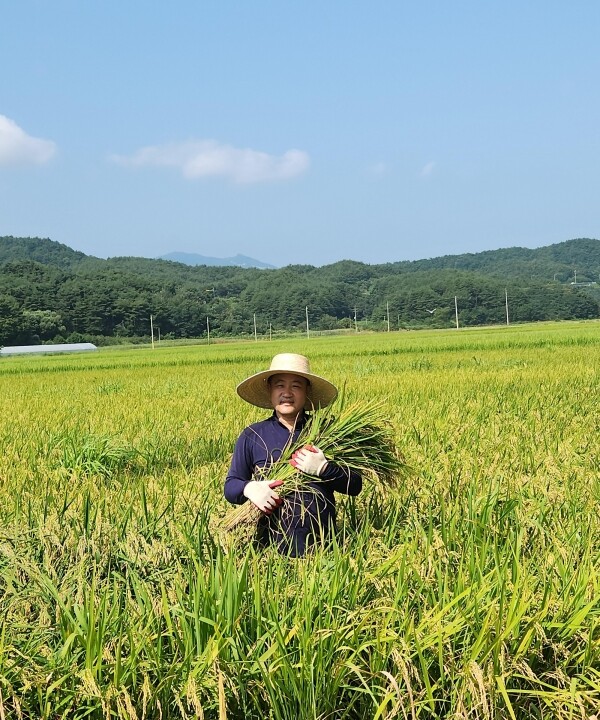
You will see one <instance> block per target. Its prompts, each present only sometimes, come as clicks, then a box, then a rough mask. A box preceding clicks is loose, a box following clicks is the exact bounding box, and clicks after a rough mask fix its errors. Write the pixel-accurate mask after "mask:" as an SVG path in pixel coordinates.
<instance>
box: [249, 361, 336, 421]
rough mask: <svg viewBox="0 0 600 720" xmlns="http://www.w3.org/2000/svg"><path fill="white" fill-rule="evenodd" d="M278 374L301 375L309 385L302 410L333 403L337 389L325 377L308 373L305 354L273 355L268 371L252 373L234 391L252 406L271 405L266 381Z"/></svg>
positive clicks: (263, 406)
mask: <svg viewBox="0 0 600 720" xmlns="http://www.w3.org/2000/svg"><path fill="white" fill-rule="evenodd" d="M280 373H289V374H290V375H300V377H304V378H306V379H307V380H308V383H309V385H308V388H307V391H306V403H305V404H304V409H305V410H312V409H313V408H317V407H325V406H326V405H329V403H330V402H333V400H335V398H336V396H337V393H338V391H337V388H336V387H335V385H332V384H331V383H330V382H329V381H328V380H325V378H322V377H319V376H318V375H315V374H314V373H311V371H310V363H309V361H308V358H307V357H304V355H296V353H281V354H280V355H275V357H274V358H273V359H272V360H271V366H270V367H269V369H268V370H264V371H263V372H259V373H256V375H251V376H250V377H249V378H247V379H246V380H244V381H243V382H241V383H240V384H239V385H238V386H237V388H236V390H237V394H238V395H239V396H240V397H241V398H242V399H243V400H245V401H246V402H249V403H250V404H251V405H256V406H257V407H261V408H272V407H273V406H272V405H271V392H270V389H269V383H268V380H269V378H270V377H271V376H272V375H279V374H280Z"/></svg>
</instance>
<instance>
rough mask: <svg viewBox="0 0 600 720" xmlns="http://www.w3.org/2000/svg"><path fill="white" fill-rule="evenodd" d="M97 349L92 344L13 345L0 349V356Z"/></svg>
mask: <svg viewBox="0 0 600 720" xmlns="http://www.w3.org/2000/svg"><path fill="white" fill-rule="evenodd" d="M97 349H98V348H97V347H96V346H95V345H94V344H93V343H59V344H56V345H15V346H13V347H3V348H0V355H39V354H47V353H69V352H89V351H90V350H97Z"/></svg>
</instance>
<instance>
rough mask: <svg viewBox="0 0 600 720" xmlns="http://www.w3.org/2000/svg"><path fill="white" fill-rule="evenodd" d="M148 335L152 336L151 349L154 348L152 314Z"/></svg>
mask: <svg viewBox="0 0 600 720" xmlns="http://www.w3.org/2000/svg"><path fill="white" fill-rule="evenodd" d="M150 337H151V338H152V349H153V350H154V324H153V317H152V315H150Z"/></svg>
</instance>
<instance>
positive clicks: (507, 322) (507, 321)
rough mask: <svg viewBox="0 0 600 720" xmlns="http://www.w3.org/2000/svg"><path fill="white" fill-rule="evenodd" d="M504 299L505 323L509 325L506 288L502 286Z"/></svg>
mask: <svg viewBox="0 0 600 720" xmlns="http://www.w3.org/2000/svg"><path fill="white" fill-rule="evenodd" d="M504 299H505V301H506V324H507V325H510V322H509V320H508V292H507V290H506V288H504Z"/></svg>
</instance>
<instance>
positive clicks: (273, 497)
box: [244, 480, 283, 515]
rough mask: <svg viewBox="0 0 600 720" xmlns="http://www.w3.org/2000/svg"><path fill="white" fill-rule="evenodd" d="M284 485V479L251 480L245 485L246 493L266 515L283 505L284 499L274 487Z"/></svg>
mask: <svg viewBox="0 0 600 720" xmlns="http://www.w3.org/2000/svg"><path fill="white" fill-rule="evenodd" d="M280 485H283V480H273V481H272V482H269V481H268V480H250V482H248V483H246V485H245V487H244V495H245V496H246V497H247V498H248V500H250V502H252V503H254V505H256V507H257V508H258V509H259V510H260V511H261V512H263V513H265V515H270V514H271V513H272V512H273V510H275V508H278V507H279V506H280V505H283V500H282V499H281V498H280V497H279V495H278V494H277V493H276V492H275V490H274V489H273V488H276V487H279V486H280Z"/></svg>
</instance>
